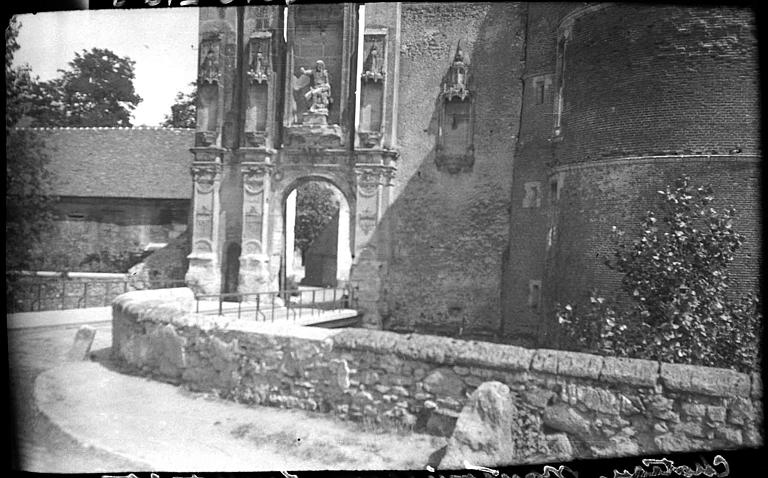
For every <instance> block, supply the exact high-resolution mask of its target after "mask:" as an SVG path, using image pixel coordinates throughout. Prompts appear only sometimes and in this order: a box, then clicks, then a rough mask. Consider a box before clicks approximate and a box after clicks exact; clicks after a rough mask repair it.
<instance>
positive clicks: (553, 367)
mask: <svg viewBox="0 0 768 478" xmlns="http://www.w3.org/2000/svg"><path fill="white" fill-rule="evenodd" d="M112 304H113V312H114V315H113V317H114V319H113V320H120V316H121V315H123V314H128V315H130V316H134V317H135V318H136V320H138V321H152V322H157V323H170V324H172V325H176V326H180V327H196V328H199V329H201V330H213V329H218V330H220V331H221V332H222V333H226V332H245V333H259V334H267V335H279V336H282V337H289V338H296V339H304V340H313V341H321V342H325V343H326V344H327V346H330V347H332V348H333V349H341V350H344V349H347V350H363V351H369V352H374V353H382V354H384V353H391V354H394V355H396V356H398V357H400V358H403V359H410V360H416V361H424V362H431V363H436V364H442V365H458V366H464V367H481V368H491V369H499V370H504V371H512V372H540V373H546V374H551V375H556V376H560V377H578V378H588V379H592V380H597V381H599V382H604V383H610V384H615V385H629V386H635V387H643V388H656V387H658V386H662V387H663V388H664V389H666V390H668V391H671V392H688V393H695V394H701V395H709V396H715V397H736V396H738V397H750V396H751V397H753V398H760V397H762V381H761V379H760V376H759V375H758V374H752V376H750V375H747V374H744V373H739V372H736V371H733V370H728V369H721V368H713V367H702V366H697V365H684V364H670V363H660V362H656V361H652V360H644V359H632V358H617V357H603V356H599V355H591V354H586V353H580V352H568V351H562V350H549V349H527V348H523V347H517V346H514V345H504V344H495V343H490V342H479V341H474V340H461V339H456V338H449V337H440V336H433V335H422V334H405V335H404V334H399V333H395V332H388V331H382V330H371V329H356V328H349V329H323V328H320V327H306V326H301V325H296V324H290V323H284V324H279V323H274V324H270V323H264V322H255V321H247V320H241V321H238V320H229V319H225V318H219V317H212V316H203V315H199V314H194V313H192V310H193V304H194V294H193V293H192V291H191V289H188V288H176V289H156V290H142V291H131V292H127V293H125V294H122V295H120V296H118V297H117V298H115V300H114V301H113V303H112Z"/></svg>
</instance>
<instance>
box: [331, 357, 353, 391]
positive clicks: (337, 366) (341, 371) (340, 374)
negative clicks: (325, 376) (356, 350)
mask: <svg viewBox="0 0 768 478" xmlns="http://www.w3.org/2000/svg"><path fill="white" fill-rule="evenodd" d="M330 366H331V369H332V370H334V371H335V374H336V380H335V381H334V383H335V384H336V385H337V386H338V387H339V388H340V389H341V390H346V389H348V388H349V387H350V386H351V385H352V383H351V381H350V379H349V364H348V363H347V361H346V360H344V359H333V360H331V362H330Z"/></svg>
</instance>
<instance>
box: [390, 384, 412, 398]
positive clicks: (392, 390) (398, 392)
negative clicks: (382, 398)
mask: <svg viewBox="0 0 768 478" xmlns="http://www.w3.org/2000/svg"><path fill="white" fill-rule="evenodd" d="M390 393H392V394H396V395H400V396H401V397H408V396H410V393H408V390H406V389H405V387H401V386H400V385H395V386H394V387H391V388H390Z"/></svg>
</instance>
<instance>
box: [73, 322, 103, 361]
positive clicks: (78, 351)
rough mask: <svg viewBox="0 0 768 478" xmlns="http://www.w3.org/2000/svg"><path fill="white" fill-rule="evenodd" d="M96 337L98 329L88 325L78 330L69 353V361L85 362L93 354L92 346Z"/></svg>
mask: <svg viewBox="0 0 768 478" xmlns="http://www.w3.org/2000/svg"><path fill="white" fill-rule="evenodd" d="M94 337H96V329H94V328H93V327H90V326H88V325H83V326H82V327H80V328H79V329H78V330H77V333H76V334H75V340H74V342H73V343H72V347H71V348H70V349H69V352H67V360H69V361H72V362H75V361H80V360H85V359H87V358H88V355H89V354H90V353H91V345H93V339H94Z"/></svg>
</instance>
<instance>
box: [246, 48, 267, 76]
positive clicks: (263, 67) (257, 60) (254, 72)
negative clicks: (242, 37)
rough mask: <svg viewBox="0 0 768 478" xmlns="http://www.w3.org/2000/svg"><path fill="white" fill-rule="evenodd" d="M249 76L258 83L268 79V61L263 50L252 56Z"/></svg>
mask: <svg viewBox="0 0 768 478" xmlns="http://www.w3.org/2000/svg"><path fill="white" fill-rule="evenodd" d="M248 77H249V78H250V79H251V80H252V81H256V82H258V83H261V82H262V81H266V80H267V62H266V59H265V58H264V54H263V53H262V52H261V50H259V51H257V52H256V55H254V57H253V58H252V61H251V65H250V69H249V70H248Z"/></svg>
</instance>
